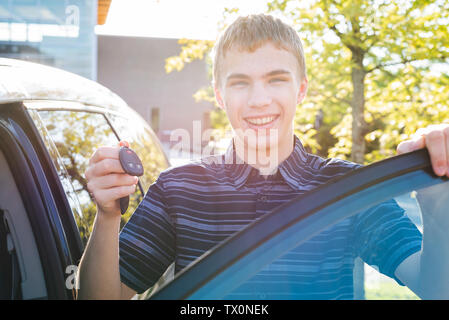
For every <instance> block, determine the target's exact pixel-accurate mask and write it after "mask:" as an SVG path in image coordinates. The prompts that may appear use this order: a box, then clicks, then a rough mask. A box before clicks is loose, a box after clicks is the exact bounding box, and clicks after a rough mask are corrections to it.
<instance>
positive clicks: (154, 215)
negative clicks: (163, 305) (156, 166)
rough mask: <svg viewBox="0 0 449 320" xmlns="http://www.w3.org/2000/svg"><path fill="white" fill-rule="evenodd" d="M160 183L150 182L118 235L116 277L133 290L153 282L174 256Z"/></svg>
mask: <svg viewBox="0 0 449 320" xmlns="http://www.w3.org/2000/svg"><path fill="white" fill-rule="evenodd" d="M167 212H168V211H167V207H166V202H165V200H164V190H163V183H162V182H161V177H159V178H158V179H157V180H156V182H155V183H153V184H152V185H151V186H150V188H149V189H148V191H147V193H146V194H145V197H144V199H143V200H142V201H141V202H140V204H139V205H138V207H137V209H136V210H135V211H134V213H133V215H132V216H131V218H130V219H129V221H128V223H127V224H126V225H125V226H124V227H123V229H122V231H121V233H120V237H119V254H120V260H119V265H120V278H121V281H122V282H123V283H124V284H126V285H127V286H128V287H130V288H131V289H133V290H135V291H136V292H137V293H142V292H144V291H146V290H147V289H148V288H150V287H151V286H153V285H154V284H155V283H156V282H157V280H158V279H159V278H160V277H161V276H162V274H163V273H164V272H165V270H166V269H167V268H168V267H169V265H170V264H171V263H172V262H173V261H174V257H175V231H174V227H173V223H172V221H171V219H170V216H169V215H168V213H167Z"/></svg>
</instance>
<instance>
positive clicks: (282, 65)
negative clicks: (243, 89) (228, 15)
mask: <svg viewBox="0 0 449 320" xmlns="http://www.w3.org/2000/svg"><path fill="white" fill-rule="evenodd" d="M273 70H287V71H289V72H291V73H292V75H297V74H298V70H299V65H298V62H297V61H296V57H295V56H294V55H293V54H292V53H291V52H290V51H288V50H285V49H282V48H277V47H276V46H274V45H273V44H271V43H267V44H264V45H262V46H260V47H259V48H257V49H256V50H254V51H248V50H244V49H240V48H232V49H229V50H228V51H227V52H226V54H225V56H224V58H223V61H222V70H221V75H222V77H224V79H223V80H225V79H226V78H227V77H228V76H229V75H231V74H234V73H239V74H245V75H247V76H250V77H253V76H254V77H257V76H263V75H265V74H267V73H269V72H271V71H273Z"/></svg>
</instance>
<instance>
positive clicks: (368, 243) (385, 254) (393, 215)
mask: <svg viewBox="0 0 449 320" xmlns="http://www.w3.org/2000/svg"><path fill="white" fill-rule="evenodd" d="M421 245H422V234H421V232H420V231H419V230H418V228H417V227H416V226H415V225H414V224H413V222H412V221H411V220H410V219H409V218H408V217H407V215H406V214H405V212H404V209H402V208H401V207H400V206H399V205H398V203H397V202H396V201H395V200H394V199H391V200H389V201H386V202H383V203H381V204H379V205H376V206H374V207H372V208H370V209H369V210H366V211H363V212H361V213H359V214H357V215H356V216H355V220H354V246H355V250H356V255H358V256H360V257H361V258H362V259H363V260H364V261H365V262H366V263H367V264H369V265H371V266H376V267H377V268H378V270H379V271H380V272H381V273H383V274H385V275H387V276H389V277H390V278H393V279H395V280H396V282H398V283H399V284H400V285H404V284H403V283H402V282H401V281H400V280H399V279H398V278H396V276H395V274H394V273H395V271H396V268H397V267H398V266H399V265H400V264H401V263H402V261H404V260H405V259H406V258H407V257H409V256H410V255H412V254H413V253H415V252H417V251H419V250H421Z"/></svg>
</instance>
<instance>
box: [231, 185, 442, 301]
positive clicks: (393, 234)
mask: <svg viewBox="0 0 449 320" xmlns="http://www.w3.org/2000/svg"><path fill="white" fill-rule="evenodd" d="M442 187H443V185H440V188H442ZM445 188H446V189H447V191H449V183H446V185H445ZM424 191H425V189H424V190H420V192H424ZM446 205H449V201H448V203H446ZM422 230H423V223H422V213H421V207H420V203H419V202H418V199H417V192H416V191H412V192H406V193H404V194H401V195H399V196H397V197H394V198H391V199H389V200H387V201H385V202H382V203H381V204H378V205H375V206H373V207H371V208H369V209H368V210H363V211H361V212H359V213H357V214H356V215H354V216H351V217H349V218H347V219H344V220H343V221H339V222H338V223H336V224H334V225H332V226H329V227H327V228H325V229H324V230H322V231H321V232H319V233H318V234H316V235H314V236H313V237H311V238H310V239H308V240H306V241H305V242H304V243H302V244H301V245H300V246H298V247H296V248H294V249H292V250H289V251H288V252H287V253H284V254H283V255H282V256H280V257H279V258H277V259H275V260H274V261H273V262H271V263H269V264H268V265H266V266H264V267H262V268H261V269H260V270H259V271H258V272H257V273H256V274H255V275H254V276H251V277H250V278H249V279H248V280H246V281H244V282H243V283H242V284H241V285H239V286H238V287H237V288H235V289H233V290H231V291H230V292H229V293H228V294H227V295H225V296H224V297H223V298H224V299H231V300H234V299H255V298H256V299H269V300H273V299H295V300H296V299H306V300H309V299H319V300H322V299H332V300H334V299H366V300H398V299H399V300H417V299H419V297H418V296H417V295H416V294H415V293H414V292H413V291H412V290H411V289H409V288H408V287H407V286H404V285H400V284H399V283H398V281H397V280H399V279H397V278H396V277H395V275H394V273H391V271H392V270H391V268H393V266H392V264H395V263H396V261H397V260H398V259H402V258H404V256H408V255H409V254H410V253H411V252H416V251H417V250H420V247H421V234H422ZM356 261H361V262H362V271H361V273H360V271H356V269H355V268H354V267H355V263H356ZM357 291H358V292H357Z"/></svg>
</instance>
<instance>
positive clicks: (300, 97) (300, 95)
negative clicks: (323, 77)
mask: <svg viewBox="0 0 449 320" xmlns="http://www.w3.org/2000/svg"><path fill="white" fill-rule="evenodd" d="M308 83H309V82H308V80H307V77H304V80H302V82H301V85H300V87H299V92H298V97H297V100H296V102H297V103H298V104H300V103H301V102H302V101H303V100H304V98H305V97H306V94H307V85H308Z"/></svg>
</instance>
